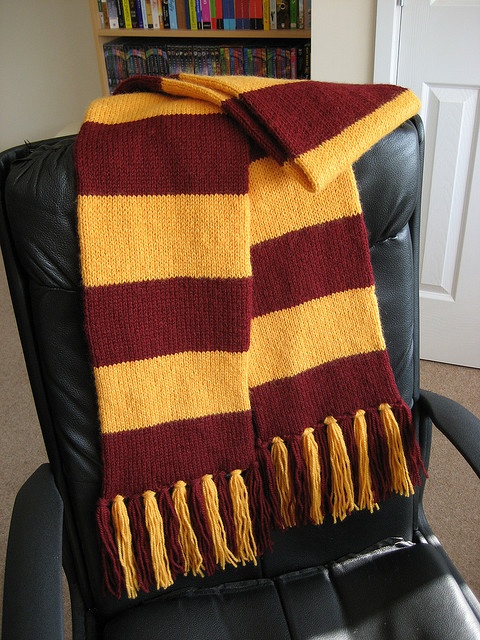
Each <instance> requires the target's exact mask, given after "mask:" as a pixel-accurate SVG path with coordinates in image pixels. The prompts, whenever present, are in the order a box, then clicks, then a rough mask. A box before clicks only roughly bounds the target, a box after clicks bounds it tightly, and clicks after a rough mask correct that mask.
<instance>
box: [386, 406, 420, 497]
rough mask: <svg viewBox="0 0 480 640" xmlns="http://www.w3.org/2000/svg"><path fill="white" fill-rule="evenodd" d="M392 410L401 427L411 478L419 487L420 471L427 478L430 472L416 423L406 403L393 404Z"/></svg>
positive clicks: (414, 484)
mask: <svg viewBox="0 0 480 640" xmlns="http://www.w3.org/2000/svg"><path fill="white" fill-rule="evenodd" d="M392 410H393V412H394V414H395V417H396V418H397V422H398V426H399V428H400V434H401V436H402V443H403V450H404V452H405V458H406V460H407V467H408V473H409V474H410V479H411V481H412V484H413V486H415V487H419V486H420V485H421V484H422V481H421V478H420V472H422V473H423V475H424V477H425V478H428V473H427V470H426V469H425V465H424V464H423V460H422V454H421V451H420V446H419V444H418V441H417V437H416V434H415V423H414V422H413V420H412V417H411V412H410V409H409V408H408V407H407V406H406V405H401V406H399V407H397V406H392Z"/></svg>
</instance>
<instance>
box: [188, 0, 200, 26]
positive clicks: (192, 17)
mask: <svg viewBox="0 0 480 640" xmlns="http://www.w3.org/2000/svg"><path fill="white" fill-rule="evenodd" d="M186 1H187V2H188V11H187V16H188V24H189V29H192V31H196V30H197V28H198V26H197V9H196V2H195V0H186Z"/></svg>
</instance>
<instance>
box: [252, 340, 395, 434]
mask: <svg viewBox="0 0 480 640" xmlns="http://www.w3.org/2000/svg"><path fill="white" fill-rule="evenodd" d="M387 365H388V366H387ZM250 393H251V402H252V407H255V418H256V420H255V422H256V425H257V426H258V430H259V433H258V435H259V437H260V438H261V439H262V440H263V441H270V440H271V438H273V437H274V436H281V437H284V436H290V435H296V434H297V435H298V434H301V433H302V432H303V430H304V429H305V428H306V427H313V426H315V425H316V424H319V423H322V422H323V420H324V419H325V418H326V417H327V416H329V415H333V416H334V417H335V418H337V419H339V418H340V417H341V416H342V415H343V414H348V415H350V416H352V415H354V414H355V412H356V411H357V410H358V409H365V410H367V409H368V408H373V407H372V403H376V402H378V405H379V404H380V403H381V402H389V403H390V404H396V403H398V392H397V391H396V387H395V380H394V378H393V374H392V373H391V370H390V368H389V361H388V355H387V352H386V351H374V352H371V353H365V354H360V355H355V356H350V357H347V358H340V359H339V360H335V361H333V362H328V363H325V364H323V365H321V366H319V367H314V368H313V369H308V370H307V371H304V372H302V373H300V374H298V375H296V376H293V377H292V378H283V379H281V380H273V381H271V382H266V383H265V384H263V385H260V386H259V387H255V388H254V389H252V390H251V392H250ZM374 406H375V408H376V405H375V404H374Z"/></svg>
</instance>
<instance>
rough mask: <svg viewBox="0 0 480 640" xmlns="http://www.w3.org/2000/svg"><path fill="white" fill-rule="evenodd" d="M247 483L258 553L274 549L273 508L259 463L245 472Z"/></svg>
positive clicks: (261, 553)
mask: <svg viewBox="0 0 480 640" xmlns="http://www.w3.org/2000/svg"><path fill="white" fill-rule="evenodd" d="M245 483H246V485H247V489H248V499H249V503H250V517H251V519H252V523H253V530H254V535H255V541H256V543H257V555H259V556H261V555H263V554H264V553H265V551H267V550H268V551H272V548H273V543H272V538H271V535H270V532H271V529H272V519H273V515H272V509H271V507H270V504H269V502H268V498H267V496H266V495H265V490H264V487H263V481H262V476H261V473H260V469H259V465H258V463H256V462H255V463H254V464H253V465H252V466H251V467H250V468H249V469H247V471H246V472H245Z"/></svg>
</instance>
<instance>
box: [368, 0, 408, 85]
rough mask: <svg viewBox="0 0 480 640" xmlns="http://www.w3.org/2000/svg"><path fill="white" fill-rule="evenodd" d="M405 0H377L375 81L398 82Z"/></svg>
mask: <svg viewBox="0 0 480 640" xmlns="http://www.w3.org/2000/svg"><path fill="white" fill-rule="evenodd" d="M402 7H403V0H377V16H376V18H377V23H376V27H375V55H374V62H373V81H374V82H375V83H388V84H396V82H397V76H398V49H399V46H400V33H401V27H402Z"/></svg>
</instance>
